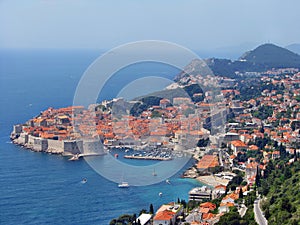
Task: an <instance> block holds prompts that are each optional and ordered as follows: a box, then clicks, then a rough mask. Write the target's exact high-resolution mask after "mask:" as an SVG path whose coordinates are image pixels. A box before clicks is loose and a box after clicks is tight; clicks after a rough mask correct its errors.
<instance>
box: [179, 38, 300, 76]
mask: <svg viewBox="0 0 300 225" xmlns="http://www.w3.org/2000/svg"><path fill="white" fill-rule="evenodd" d="M204 61H205V62H206V64H207V66H208V67H209V69H208V68H207V67H206V68H205V67H203V66H202V64H203V63H202V62H203V61H201V60H193V61H192V62H191V63H190V64H189V65H188V66H186V68H185V71H186V73H188V74H191V75H196V74H202V73H203V72H204V74H202V75H205V74H207V71H209V70H211V71H212V72H213V73H214V74H215V75H220V76H227V77H230V78H236V72H241V73H243V72H263V71H266V70H269V69H272V68H289V67H293V68H300V55H298V54H296V53H294V52H292V51H290V50H288V49H285V48H282V47H279V46H276V45H274V44H263V45H260V46H258V47H257V48H255V49H254V50H252V51H248V52H246V53H244V54H243V55H242V56H241V57H240V58H239V59H238V60H230V59H218V58H209V59H206V60H204ZM203 68H205V71H204V70H203ZM186 73H183V72H182V73H180V74H178V75H177V76H176V77H175V79H174V80H175V81H179V80H180V79H182V78H183V77H186V76H187V74H186Z"/></svg>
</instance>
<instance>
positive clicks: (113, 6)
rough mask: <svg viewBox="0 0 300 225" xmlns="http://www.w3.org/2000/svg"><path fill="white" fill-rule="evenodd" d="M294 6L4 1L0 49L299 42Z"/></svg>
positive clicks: (237, 47) (231, 0)
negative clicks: (148, 42) (143, 43)
mask: <svg viewBox="0 0 300 225" xmlns="http://www.w3.org/2000/svg"><path fill="white" fill-rule="evenodd" d="M299 8H300V2H299V1H296V0H291V1H289V2H288V3H284V2H281V1H279V0H266V1H263V2H262V1H259V0H252V1H248V0H247V1H236V0H227V1H221V2H220V1H216V0H213V1H208V0H200V1H195V0H192V1H188V2H183V1H179V0H175V1H170V0H167V1H164V2H160V1H151V2H147V1H126V2H125V1H118V0H113V1H95V0H92V1H88V2H87V1H83V0H77V1H70V0H60V1H58V0H52V1H50V0H40V1H35V0H29V1H26V2H20V1H14V0H13V1H7V0H4V1H1V2H0V28H1V31H2V32H1V33H0V48H14V49H16V48H17V49H20V48H22V49H23V48H25V49H26V48H30V49H32V48H35V49H48V48H51V49H111V48H113V47H116V46H119V45H122V44H125V43H128V42H134V41H140V40H163V41H170V42H174V43H177V44H179V45H183V46H185V47H187V48H190V49H192V50H194V51H203V52H207V51H210V52H213V51H214V52H217V51H219V52H222V51H225V52H226V51H227V49H232V51H241V50H249V49H252V48H254V47H256V46H258V45H260V44H264V43H269V42H270V43H274V44H276V45H279V46H281V47H285V46H287V45H290V44H294V43H300V39H299V37H300V29H299V25H297V23H295V22H296V21H297V15H298V9H299ZM297 26H298V27H297Z"/></svg>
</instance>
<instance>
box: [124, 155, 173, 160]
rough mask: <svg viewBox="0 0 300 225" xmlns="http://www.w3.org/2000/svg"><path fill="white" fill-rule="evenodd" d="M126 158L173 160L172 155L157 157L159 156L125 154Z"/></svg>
mask: <svg viewBox="0 0 300 225" xmlns="http://www.w3.org/2000/svg"><path fill="white" fill-rule="evenodd" d="M124 158H126V159H142V160H160V161H168V160H172V158H171V157H166V158H165V157H157V156H134V155H124Z"/></svg>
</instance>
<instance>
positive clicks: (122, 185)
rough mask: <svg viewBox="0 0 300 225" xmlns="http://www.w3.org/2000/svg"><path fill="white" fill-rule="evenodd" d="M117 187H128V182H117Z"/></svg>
mask: <svg viewBox="0 0 300 225" xmlns="http://www.w3.org/2000/svg"><path fill="white" fill-rule="evenodd" d="M118 187H119V188H128V187H129V184H128V182H124V181H123V182H122V183H120V184H118Z"/></svg>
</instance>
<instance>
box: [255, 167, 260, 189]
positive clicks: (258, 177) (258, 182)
mask: <svg viewBox="0 0 300 225" xmlns="http://www.w3.org/2000/svg"><path fill="white" fill-rule="evenodd" d="M255 183H256V186H257V187H260V174H259V169H258V166H257V167H256V177H255Z"/></svg>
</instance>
